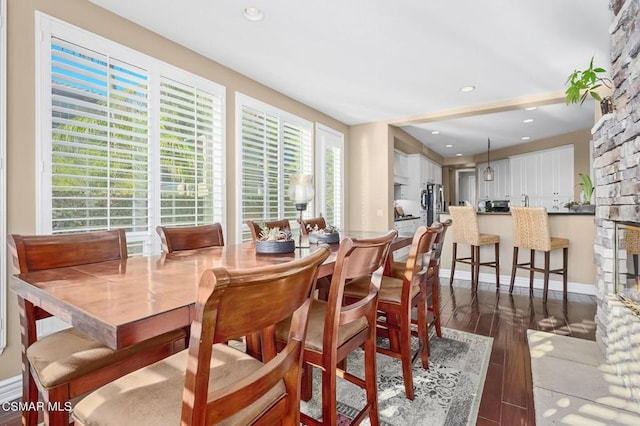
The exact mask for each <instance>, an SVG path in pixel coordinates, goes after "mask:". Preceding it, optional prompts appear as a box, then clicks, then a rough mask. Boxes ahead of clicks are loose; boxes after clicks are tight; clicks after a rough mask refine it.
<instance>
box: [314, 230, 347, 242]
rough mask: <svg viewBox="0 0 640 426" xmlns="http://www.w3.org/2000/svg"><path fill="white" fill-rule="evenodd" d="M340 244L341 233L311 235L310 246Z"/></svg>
mask: <svg viewBox="0 0 640 426" xmlns="http://www.w3.org/2000/svg"><path fill="white" fill-rule="evenodd" d="M339 242H340V233H339V232H331V233H329V234H320V233H315V232H311V233H309V243H310V244H337V243H339Z"/></svg>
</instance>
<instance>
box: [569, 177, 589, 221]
mask: <svg viewBox="0 0 640 426" xmlns="http://www.w3.org/2000/svg"><path fill="white" fill-rule="evenodd" d="M578 174H579V175H580V178H581V179H582V182H580V183H579V185H580V186H581V187H582V194H583V196H584V200H582V196H581V197H580V198H581V202H577V201H569V202H568V203H567V204H565V205H564V206H565V207H566V208H568V209H569V210H572V211H576V212H582V213H594V212H595V209H596V206H595V204H591V197H592V196H593V182H592V181H591V177H590V176H589V175H585V174H584V173H578Z"/></svg>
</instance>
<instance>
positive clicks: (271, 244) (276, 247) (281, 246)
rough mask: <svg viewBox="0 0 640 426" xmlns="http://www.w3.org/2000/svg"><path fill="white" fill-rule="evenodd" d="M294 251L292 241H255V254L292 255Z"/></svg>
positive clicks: (294, 247)
mask: <svg viewBox="0 0 640 426" xmlns="http://www.w3.org/2000/svg"><path fill="white" fill-rule="evenodd" d="M295 249H296V242H295V241H294V240H281V241H260V240H258V241H256V253H267V254H268V253H271V254H273V253H292V252H293V251H294V250H295Z"/></svg>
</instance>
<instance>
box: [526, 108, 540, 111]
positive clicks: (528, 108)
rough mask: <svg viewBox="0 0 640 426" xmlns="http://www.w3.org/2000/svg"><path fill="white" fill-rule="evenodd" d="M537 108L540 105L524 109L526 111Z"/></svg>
mask: <svg viewBox="0 0 640 426" xmlns="http://www.w3.org/2000/svg"><path fill="white" fill-rule="evenodd" d="M536 109H538V107H527V108H525V109H524V110H525V111H533V110H536Z"/></svg>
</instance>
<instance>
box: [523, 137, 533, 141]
mask: <svg viewBox="0 0 640 426" xmlns="http://www.w3.org/2000/svg"><path fill="white" fill-rule="evenodd" d="M529 139H531V138H530V137H529V136H523V137H522V140H523V141H528V140H529Z"/></svg>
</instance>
